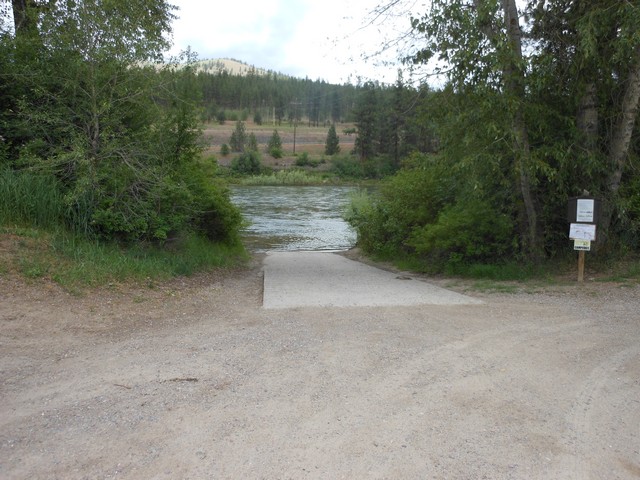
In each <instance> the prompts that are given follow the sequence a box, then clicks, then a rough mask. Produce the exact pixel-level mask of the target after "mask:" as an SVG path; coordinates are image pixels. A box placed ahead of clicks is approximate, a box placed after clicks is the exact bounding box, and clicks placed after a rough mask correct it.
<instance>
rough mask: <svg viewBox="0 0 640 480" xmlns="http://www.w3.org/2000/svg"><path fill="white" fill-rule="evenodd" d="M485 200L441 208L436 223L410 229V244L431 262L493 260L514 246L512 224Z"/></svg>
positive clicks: (515, 242) (514, 247)
mask: <svg viewBox="0 0 640 480" xmlns="http://www.w3.org/2000/svg"><path fill="white" fill-rule="evenodd" d="M496 210H497V209H496V208H495V207H493V206H492V205H490V204H489V203H488V202H485V201H482V200H471V201H466V202H459V203H456V204H454V205H450V206H447V207H445V208H443V209H442V210H441V211H440V213H439V214H438V218H437V220H436V221H435V222H433V223H429V224H426V225H424V226H422V227H420V228H417V229H415V230H414V231H413V234H412V235H411V238H410V240H409V244H410V245H411V246H413V247H414V248H415V249H416V253H418V255H421V256H426V257H428V258H429V260H430V261H431V262H432V263H433V264H434V265H442V266H443V267H444V266H446V265H447V264H456V263H465V264H469V263H482V262H496V261H500V260H502V259H504V258H507V257H509V256H511V255H512V254H513V253H514V252H515V251H516V249H517V239H516V237H515V236H514V230H515V226H514V223H513V221H512V219H511V218H509V217H508V216H506V215H504V214H500V212H499V211H496Z"/></svg>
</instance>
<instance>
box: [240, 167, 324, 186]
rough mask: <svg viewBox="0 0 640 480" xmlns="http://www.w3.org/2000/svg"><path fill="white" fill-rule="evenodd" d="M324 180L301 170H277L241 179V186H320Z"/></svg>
mask: <svg viewBox="0 0 640 480" xmlns="http://www.w3.org/2000/svg"><path fill="white" fill-rule="evenodd" d="M325 182H326V179H324V178H322V177H320V176H318V175H310V174H308V173H307V172H305V171H303V170H298V169H290V170H279V171H277V172H274V173H271V174H269V175H254V176H251V177H245V178H243V179H242V181H241V183H242V185H256V186H277V185H322V184H324V183H325Z"/></svg>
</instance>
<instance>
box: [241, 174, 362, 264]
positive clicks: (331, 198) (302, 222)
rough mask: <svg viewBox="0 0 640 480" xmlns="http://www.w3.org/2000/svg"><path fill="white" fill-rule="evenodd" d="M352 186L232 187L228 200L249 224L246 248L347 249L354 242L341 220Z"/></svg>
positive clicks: (349, 229) (349, 230) (284, 249)
mask: <svg viewBox="0 0 640 480" xmlns="http://www.w3.org/2000/svg"><path fill="white" fill-rule="evenodd" d="M354 191H355V187H334V186H331V187H255V186H247V187H243V186H235V187H232V189H231V200H232V201H233V203H234V204H236V205H237V206H238V207H239V208H240V210H241V211H242V213H243V215H244V217H245V219H246V220H248V221H249V222H250V225H249V226H248V227H247V228H246V229H245V230H244V232H243V238H244V240H245V243H246V245H247V248H249V249H250V250H254V251H258V252H264V251H268V250H276V251H294V250H347V249H349V248H351V247H352V246H353V245H354V244H355V242H356V234H355V232H354V231H353V229H352V228H351V227H350V226H349V225H348V224H347V223H346V222H345V221H344V220H343V219H342V213H343V211H344V208H345V206H346V205H347V203H348V202H349V194H350V193H351V192H354Z"/></svg>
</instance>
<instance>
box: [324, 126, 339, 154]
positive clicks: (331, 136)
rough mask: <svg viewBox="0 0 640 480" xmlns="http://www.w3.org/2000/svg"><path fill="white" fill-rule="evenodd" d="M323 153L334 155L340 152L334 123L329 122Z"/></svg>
mask: <svg viewBox="0 0 640 480" xmlns="http://www.w3.org/2000/svg"><path fill="white" fill-rule="evenodd" d="M324 153H325V155H335V154H337V153H340V139H339V138H338V134H337V133H336V126H335V124H331V126H330V127H329V132H328V133H327V140H326V142H325V146H324Z"/></svg>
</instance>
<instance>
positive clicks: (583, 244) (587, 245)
mask: <svg viewBox="0 0 640 480" xmlns="http://www.w3.org/2000/svg"><path fill="white" fill-rule="evenodd" d="M573 249H574V250H583V251H585V252H588V251H590V250H591V242H590V241H589V240H574V241H573Z"/></svg>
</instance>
